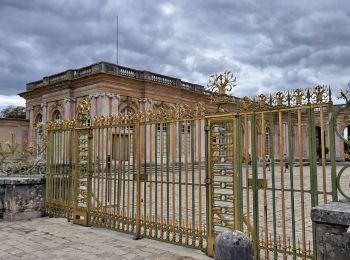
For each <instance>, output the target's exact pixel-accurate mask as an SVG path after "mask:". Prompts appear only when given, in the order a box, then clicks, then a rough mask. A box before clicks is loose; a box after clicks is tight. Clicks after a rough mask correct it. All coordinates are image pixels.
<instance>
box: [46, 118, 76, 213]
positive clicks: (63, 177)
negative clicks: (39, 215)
mask: <svg viewBox="0 0 350 260" xmlns="http://www.w3.org/2000/svg"><path fill="white" fill-rule="evenodd" d="M47 130H48V132H47V140H48V144H47V148H46V160H47V173H46V198H45V204H46V207H45V212H46V214H48V215H49V216H60V217H66V218H68V220H70V219H71V217H72V212H73V209H74V204H73V194H74V189H75V184H74V182H73V171H74V169H75V154H74V150H73V146H72V145H71V144H72V143H74V142H75V131H74V126H73V123H72V122H65V123H62V122H51V123H50V124H48V127H47Z"/></svg>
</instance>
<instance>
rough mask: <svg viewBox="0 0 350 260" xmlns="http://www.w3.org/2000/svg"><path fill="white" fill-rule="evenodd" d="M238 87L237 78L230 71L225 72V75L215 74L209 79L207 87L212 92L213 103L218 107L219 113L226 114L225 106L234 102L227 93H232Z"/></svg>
mask: <svg viewBox="0 0 350 260" xmlns="http://www.w3.org/2000/svg"><path fill="white" fill-rule="evenodd" d="M236 85H237V83H236V77H234V76H233V74H232V72H231V71H228V70H225V71H224V73H223V74H217V73H214V74H213V75H211V76H210V77H209V80H208V84H207V86H208V89H209V90H210V91H212V97H211V101H212V103H214V104H216V105H217V110H218V112H226V110H225V109H224V108H223V105H225V104H228V103H231V100H232V98H231V97H229V96H228V94H227V92H228V91H231V90H232V89H233V88H234V87H235V86H236Z"/></svg>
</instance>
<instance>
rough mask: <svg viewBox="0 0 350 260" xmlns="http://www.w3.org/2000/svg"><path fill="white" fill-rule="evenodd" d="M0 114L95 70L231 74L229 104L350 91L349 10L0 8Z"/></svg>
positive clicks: (335, 4)
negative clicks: (63, 76)
mask: <svg viewBox="0 0 350 260" xmlns="http://www.w3.org/2000/svg"><path fill="white" fill-rule="evenodd" d="M0 6H1V8H0V107H4V106H6V105H9V104H15V105H16V104H23V103H24V102H23V100H21V99H20V98H19V97H18V96H16V94H17V93H19V92H23V91H25V84H26V83H27V82H31V81H35V80H38V79H41V78H42V77H43V76H47V75H50V74H54V73H58V72H61V71H64V70H67V69H71V68H78V67H83V66H86V65H89V64H91V63H95V62H98V61H102V60H104V61H109V62H116V51H115V50H116V47H115V46H116V16H117V15H118V16H119V64H120V65H124V66H128V67H132V68H136V69H140V70H149V71H153V72H157V73H161V74H166V75H169V76H173V77H178V78H181V79H183V80H186V81H190V82H193V83H198V84H203V85H206V82H207V80H208V77H209V76H210V74H212V73H213V72H221V71H223V70H224V69H229V70H231V71H232V72H233V73H234V74H235V75H236V76H237V82H238V86H237V87H236V88H235V89H234V91H233V94H235V95H237V96H244V95H254V94H256V93H260V92H274V91H277V90H286V89H294V88H307V87H311V86H314V85H316V84H330V85H331V86H332V88H333V89H339V88H346V85H347V83H348V82H349V81H350V1H348V0H344V1H338V0H328V1H325V0H307V1H306V0H293V1H280V0H275V1H274V0H268V1H259V0H244V1H242V0H240V1H238V0H215V1H214V0H212V1H210V0H207V1H204V0H202V1H200V0H191V1H189V0H176V1H159V0H158V1H156V0H148V1H137V0H132V1H126V0H110V1H108V0H102V1H101V0H99V1H98V0H95V1H93V0H81V1H73V0H72V1H63V0H62V1H60V0H31V1H23V0H0Z"/></svg>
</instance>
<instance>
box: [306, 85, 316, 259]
mask: <svg viewBox="0 0 350 260" xmlns="http://www.w3.org/2000/svg"><path fill="white" fill-rule="evenodd" d="M307 98H308V102H309V108H308V110H307V111H308V123H309V124H308V125H309V129H308V131H309V157H310V186H311V207H315V206H317V205H318V187H317V168H316V167H317V166H316V140H315V138H316V137H315V115H314V107H313V105H311V104H310V91H309V90H308V92H307ZM312 240H313V252H314V254H313V259H316V254H315V252H317V248H316V227H315V224H314V223H312Z"/></svg>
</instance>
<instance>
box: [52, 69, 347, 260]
mask: <svg viewBox="0 0 350 260" xmlns="http://www.w3.org/2000/svg"><path fill="white" fill-rule="evenodd" d="M234 84H235V79H233V77H232V76H230V73H228V72H225V74H224V75H219V76H218V75H215V76H213V77H212V79H211V84H210V86H211V87H212V88H213V89H212V90H214V89H215V88H217V89H218V91H217V92H214V103H216V104H217V105H218V113H216V114H212V115H209V114H208V113H207V112H206V111H205V109H204V107H203V106H202V105H200V104H198V105H195V106H187V105H184V106H177V107H170V108H166V109H165V108H161V109H158V110H154V111H148V112H145V113H131V114H128V115H123V114H119V115H114V116H105V117H104V116H101V117H94V118H90V116H89V102H88V101H87V100H86V99H81V100H80V105H79V109H78V118H77V119H76V120H72V121H69V120H68V121H65V120H63V121H56V122H50V123H48V125H47V130H48V140H49V142H48V148H47V165H48V166H47V189H46V212H47V214H48V215H50V216H62V217H66V218H67V219H68V220H69V221H70V220H73V222H74V223H77V224H82V225H95V226H103V227H107V228H112V229H115V230H119V231H123V232H128V233H131V234H134V236H135V239H138V238H141V237H149V238H152V239H158V240H162V241H167V242H170V243H175V244H180V245H184V246H188V247H193V248H199V249H202V250H204V251H206V252H207V254H208V255H210V256H212V255H213V252H214V240H215V237H216V235H217V234H218V233H219V232H221V231H223V230H225V229H238V230H242V231H244V232H246V233H247V234H248V236H249V237H250V239H252V241H253V245H254V257H255V259H260V258H264V259H269V258H273V259H278V258H283V259H287V258H290V257H291V258H293V259H297V258H302V259H307V258H314V256H315V252H316V250H317V248H316V245H315V243H314V241H315V238H314V236H315V227H314V226H313V225H312V223H311V218H310V210H311V207H313V206H316V205H319V204H323V203H327V202H330V201H335V200H337V199H338V190H339V189H340V193H341V194H342V195H343V196H346V195H345V192H344V189H342V188H341V183H340V178H341V177H342V176H343V175H344V171H345V169H347V168H348V166H347V165H346V166H344V167H343V168H342V169H341V171H340V172H339V174H337V171H336V164H335V134H337V135H339V136H341V134H339V131H338V129H337V126H336V120H337V119H336V118H337V115H338V113H339V111H338V112H334V111H333V103H332V101H331V93H330V89H329V88H327V87H324V86H317V87H315V88H313V89H310V90H299V89H298V90H295V91H293V92H286V93H284V92H278V93H276V94H275V95H270V96H268V97H267V96H264V95H260V96H258V97H257V98H248V97H245V98H242V99H232V98H231V97H229V96H227V95H226V94H225V89H226V88H227V86H229V85H231V86H233V85H234ZM215 93H216V94H215ZM343 94H344V93H343ZM344 95H345V94H344ZM230 103H234V104H231V107H232V108H234V110H235V111H234V112H225V106H230ZM349 107H350V105H349V102H347V103H346V105H345V106H344V107H343V108H342V110H344V109H349ZM342 110H340V111H342ZM316 126H317V127H318V129H319V130H318V132H315V128H316ZM317 133H318V134H317ZM342 140H344V138H343V137H342ZM344 141H345V142H347V143H348V144H349V141H348V140H344ZM327 144H328V145H329V151H330V153H329V155H327V150H328V149H327V147H326V146H327Z"/></svg>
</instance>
